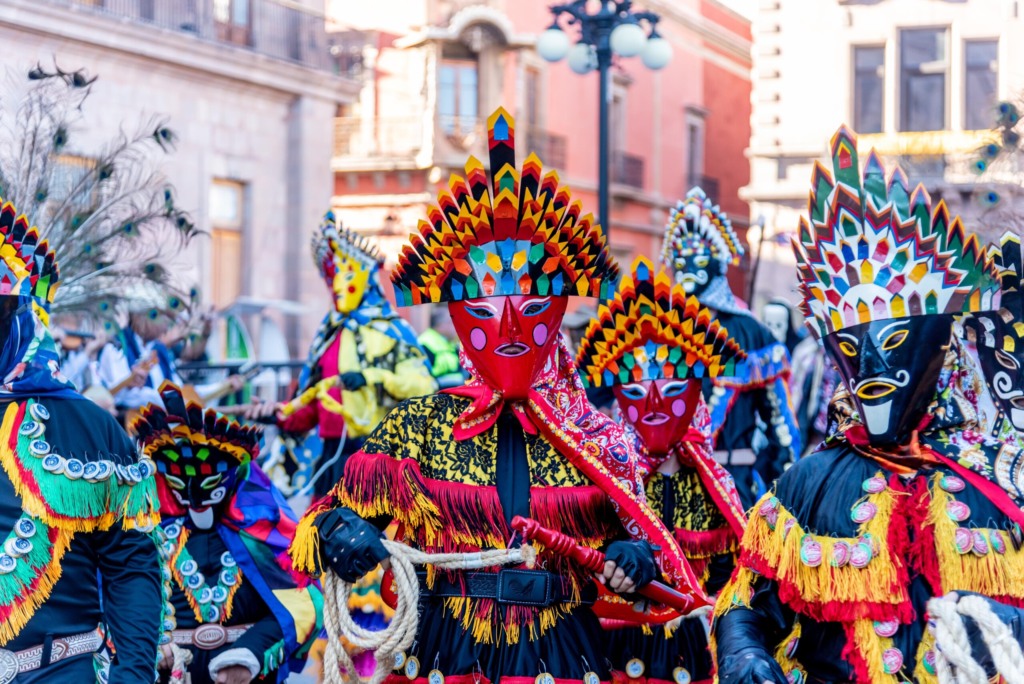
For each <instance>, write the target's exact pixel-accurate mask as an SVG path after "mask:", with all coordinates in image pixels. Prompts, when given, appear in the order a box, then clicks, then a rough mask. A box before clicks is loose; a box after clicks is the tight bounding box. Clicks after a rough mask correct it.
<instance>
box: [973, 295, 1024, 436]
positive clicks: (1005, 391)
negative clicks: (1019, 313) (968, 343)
mask: <svg viewBox="0 0 1024 684" xmlns="http://www.w3.org/2000/svg"><path fill="white" fill-rule="evenodd" d="M976 317H977V315H976ZM987 318H988V320H989V321H991V322H992V323H993V324H994V328H993V329H992V331H991V336H992V337H993V338H994V342H995V345H996V346H995V348H992V347H991V346H989V345H988V344H982V343H981V340H980V339H979V343H978V358H979V360H980V361H981V370H982V372H983V373H984V374H985V380H986V381H987V382H988V386H989V388H990V389H991V390H992V397H993V399H994V400H995V402H996V404H997V405H998V406H999V408H1001V409H1002V410H1003V411H1005V412H1006V415H1007V417H1008V418H1009V419H1010V422H1011V423H1013V427H1015V428H1016V429H1017V431H1019V432H1024V339H1022V338H1021V337H1020V335H1018V333H1017V331H1016V330H1014V329H1013V325H1014V321H1010V322H1006V321H1004V320H1003V318H1002V317H1001V316H999V315H998V314H995V315H989V316H987ZM981 334H984V331H982V333H981ZM1007 338H1009V339H1011V340H1013V341H1014V343H1015V344H1014V347H1015V350H1014V351H1013V352H1009V351H1006V350H1005V349H1002V348H1001V347H1002V342H1003V340H1005V339H1007Z"/></svg>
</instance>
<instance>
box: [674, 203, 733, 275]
mask: <svg viewBox="0 0 1024 684" xmlns="http://www.w3.org/2000/svg"><path fill="white" fill-rule="evenodd" d="M702 251H703V252H707V253H708V255H709V256H710V257H711V258H712V259H714V260H715V261H719V262H721V263H723V264H725V265H727V266H728V265H732V266H735V265H736V264H738V263H739V262H740V257H741V256H743V246H742V245H741V244H740V240H739V238H738V237H737V236H736V233H735V231H733V229H732V222H731V221H730V220H729V217H728V216H726V215H725V212H723V211H722V210H721V208H720V207H719V206H718V205H717V204H713V203H712V202H711V199H710V198H709V197H708V196H707V194H705V192H704V191H703V190H701V189H700V188H693V189H691V190H690V191H689V192H688V193H686V198H685V199H684V200H682V201H681V202H678V203H677V204H676V207H675V209H673V210H672V213H671V214H670V215H669V218H668V225H666V226H665V241H664V243H663V245H662V248H661V260H662V263H664V264H665V266H666V267H669V268H673V267H676V262H677V261H678V260H679V259H680V258H681V257H688V256H691V255H693V254H697V253H699V252H702ZM722 272H723V273H724V272H725V268H723V269H722Z"/></svg>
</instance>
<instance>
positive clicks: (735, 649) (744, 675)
mask: <svg viewBox="0 0 1024 684" xmlns="http://www.w3.org/2000/svg"><path fill="white" fill-rule="evenodd" d="M758 621H759V616H758V615H757V613H755V612H754V611H752V610H748V609H746V608H734V609H733V610H731V611H729V612H728V613H726V614H725V615H723V616H722V617H720V618H718V621H717V623H716V624H715V635H716V637H717V639H718V681H719V684H788V681H789V680H788V679H787V678H786V675H785V674H784V673H783V672H782V668H781V667H779V664H778V663H777V662H775V658H773V657H772V655H771V653H769V652H768V648H767V646H766V645H765V643H764V639H763V637H762V634H763V631H762V630H761V628H760V626H759V624H758Z"/></svg>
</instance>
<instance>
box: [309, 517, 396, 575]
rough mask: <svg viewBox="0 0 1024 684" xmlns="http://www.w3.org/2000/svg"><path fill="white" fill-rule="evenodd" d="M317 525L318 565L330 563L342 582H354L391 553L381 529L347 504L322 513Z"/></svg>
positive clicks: (329, 565) (328, 565) (325, 565)
mask: <svg viewBox="0 0 1024 684" xmlns="http://www.w3.org/2000/svg"><path fill="white" fill-rule="evenodd" d="M316 525H317V529H318V530H319V531H320V556H321V567H330V568H331V570H334V572H335V574H337V575H338V577H340V578H341V579H342V581H344V582H355V581H356V580H357V579H359V578H360V577H362V576H363V575H365V574H366V573H368V572H370V570H373V569H374V568H375V567H376V566H377V565H378V564H379V563H380V562H381V561H383V560H385V559H386V558H388V557H389V555H390V554H389V553H388V550H387V549H386V548H384V544H382V543H381V534H380V530H378V529H377V528H376V527H374V526H373V525H371V524H370V523H368V522H366V521H365V520H363V519H362V518H360V517H359V516H358V515H356V513H355V511H353V510H351V509H349V508H344V507H342V508H335V509H333V510H330V511H327V512H326V513H322V514H321V515H320V516H319V517H318V518H317V521H316Z"/></svg>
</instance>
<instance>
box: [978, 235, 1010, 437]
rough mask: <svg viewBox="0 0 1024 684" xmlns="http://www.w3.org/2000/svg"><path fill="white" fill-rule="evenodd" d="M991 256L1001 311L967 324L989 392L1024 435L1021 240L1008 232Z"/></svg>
mask: <svg viewBox="0 0 1024 684" xmlns="http://www.w3.org/2000/svg"><path fill="white" fill-rule="evenodd" d="M989 254H990V255H991V256H992V258H993V260H994V261H995V264H996V268H997V269H998V271H999V280H1000V283H1001V293H1002V299H1001V301H1000V308H999V311H996V312H991V313H982V314H974V315H973V316H970V317H968V318H967V319H965V321H964V327H965V331H966V333H967V336H968V338H969V339H973V340H974V341H975V342H976V344H977V348H978V358H979V360H980V361H981V369H982V372H983V373H984V374H985V380H986V381H987V382H988V386H989V389H990V390H991V391H992V396H993V398H994V399H995V401H996V403H997V404H998V405H999V408H1000V409H1001V410H1002V411H1003V412H1004V413H1005V414H1006V416H1007V417H1008V418H1009V419H1010V422H1011V423H1013V427H1014V428H1016V430H1017V431H1018V432H1024V254H1022V250H1021V245H1020V236H1019V235H1017V234H1016V233H1010V232H1007V233H1005V234H1004V235H1003V237H1002V238H1001V239H1000V241H999V245H992V246H991V247H990V248H989Z"/></svg>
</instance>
